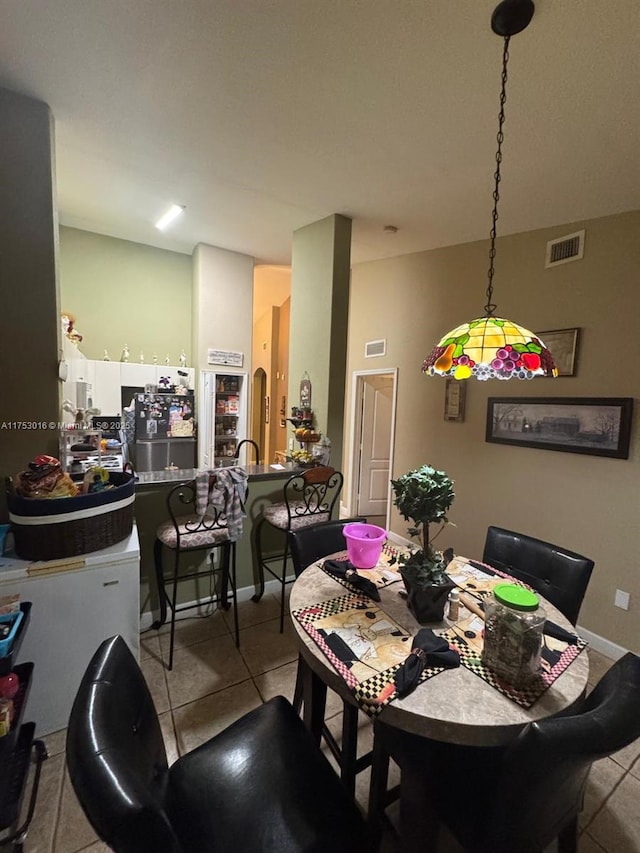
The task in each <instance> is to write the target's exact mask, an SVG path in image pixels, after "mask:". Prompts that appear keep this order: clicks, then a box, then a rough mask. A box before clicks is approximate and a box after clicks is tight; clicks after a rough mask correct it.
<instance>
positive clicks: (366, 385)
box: [357, 375, 393, 516]
mask: <svg viewBox="0 0 640 853" xmlns="http://www.w3.org/2000/svg"><path fill="white" fill-rule="evenodd" d="M361 378H362V434H361V441H360V465H359V472H358V500H357V513H358V515H365V516H368V515H386V514H387V500H388V495H389V465H390V462H389V456H390V452H391V425H392V420H393V377H392V376H390V375H377V376H375V375H374V376H362V377H361Z"/></svg>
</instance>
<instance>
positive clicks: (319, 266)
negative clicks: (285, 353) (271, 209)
mask: <svg viewBox="0 0 640 853" xmlns="http://www.w3.org/2000/svg"><path fill="white" fill-rule="evenodd" d="M350 250H351V220H350V219H348V218H347V217H346V216H341V215H340V214H334V215H332V216H328V217H326V218H325V219H322V220H320V221H319V222H314V223H312V224H311V225H307V226H306V227H305V228H300V229H299V230H298V231H295V232H294V234H293V247H292V264H291V327H290V332H289V395H288V396H289V399H288V403H287V406H288V411H287V416H289V415H290V414H291V407H292V406H297V405H298V404H299V401H300V380H301V379H302V376H303V374H304V373H305V372H306V373H308V374H309V377H310V379H311V408H312V409H313V411H314V414H315V420H316V428H317V429H318V430H319V432H321V433H322V434H323V435H327V436H328V437H329V439H330V440H331V463H332V465H333V466H334V467H336V468H340V467H341V464H342V444H343V432H344V430H343V425H344V399H345V370H346V360H347V326H348V314H349V272H350V271H349V263H350ZM290 435H291V434H290ZM296 446H297V445H296Z"/></svg>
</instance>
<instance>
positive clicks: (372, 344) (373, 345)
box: [364, 338, 387, 358]
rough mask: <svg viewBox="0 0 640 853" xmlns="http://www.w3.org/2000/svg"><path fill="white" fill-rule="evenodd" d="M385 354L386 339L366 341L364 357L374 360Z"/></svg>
mask: <svg viewBox="0 0 640 853" xmlns="http://www.w3.org/2000/svg"><path fill="white" fill-rule="evenodd" d="M386 352H387V339H386V338H382V340H380V341H367V343H366V344H365V345H364V357H365V358H375V357H376V356H379V355H385V354H386Z"/></svg>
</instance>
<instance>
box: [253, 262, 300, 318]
mask: <svg viewBox="0 0 640 853" xmlns="http://www.w3.org/2000/svg"><path fill="white" fill-rule="evenodd" d="M290 295H291V267H278V266H271V265H267V264H262V265H260V266H256V267H254V270H253V316H254V317H256V318H259V317H262V315H263V314H264V313H265V311H268V310H269V309H270V308H271V306H272V305H276V306H278V307H280V305H282V303H283V302H285V301H286V300H287V299H288V298H289V296H290Z"/></svg>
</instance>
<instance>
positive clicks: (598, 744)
mask: <svg viewBox="0 0 640 853" xmlns="http://www.w3.org/2000/svg"><path fill="white" fill-rule="evenodd" d="M638 737H640V658H639V657H637V656H636V655H633V654H631V653H628V654H626V655H625V656H624V657H623V658H621V659H620V660H619V661H617V663H615V664H614V665H613V666H612V667H611V669H610V670H609V671H608V672H607V673H606V674H605V675H604V676H603V678H602V679H601V680H600V682H599V684H598V685H597V686H596V688H595V689H594V690H593V692H592V693H591V694H590V695H589V696H588V697H587V699H586V700H585V702H584V703H583V705H582V707H581V708H580V709H579V711H578V712H577V713H576V714H575V715H573V716H557V717H549V718H547V719H545V720H541V721H540V722H536V723H532V724H531V725H530V726H528V727H527V728H526V729H525V730H524V731H523V732H522V734H521V735H520V736H519V737H518V738H517V739H516V741H515V742H514V744H513V745H512V746H510V747H509V749H507V751H506V753H505V761H504V765H503V768H502V772H501V774H500V777H499V779H498V780H497V784H496V788H495V789H494V793H495V795H496V799H495V807H494V811H493V820H492V822H491V826H490V828H489V830H488V838H489V840H490V843H489V844H487V845H485V849H487V850H492V851H493V850H495V851H505V853H506V851H514V850H518V851H522V853H527V851H534V850H535V851H538V850H543V849H545V848H546V847H547V846H548V845H549V844H550V843H551V841H552V840H553V838H554V837H555V836H556V835H557V834H558V830H559V828H561V827H563V826H567V825H570V824H571V822H572V821H573V820H574V819H575V818H577V815H578V813H579V812H580V810H581V808H582V802H583V797H584V790H585V786H586V782H587V777H588V775H589V770H590V769H591V765H592V764H593V762H594V761H596V760H598V759H600V758H605V757H606V756H609V755H611V754H612V753H614V752H617V751H618V750H619V749H622V748H623V747H625V746H627V745H628V744H630V743H632V742H633V741H634V740H636V738H638ZM491 839H493V841H491Z"/></svg>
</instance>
